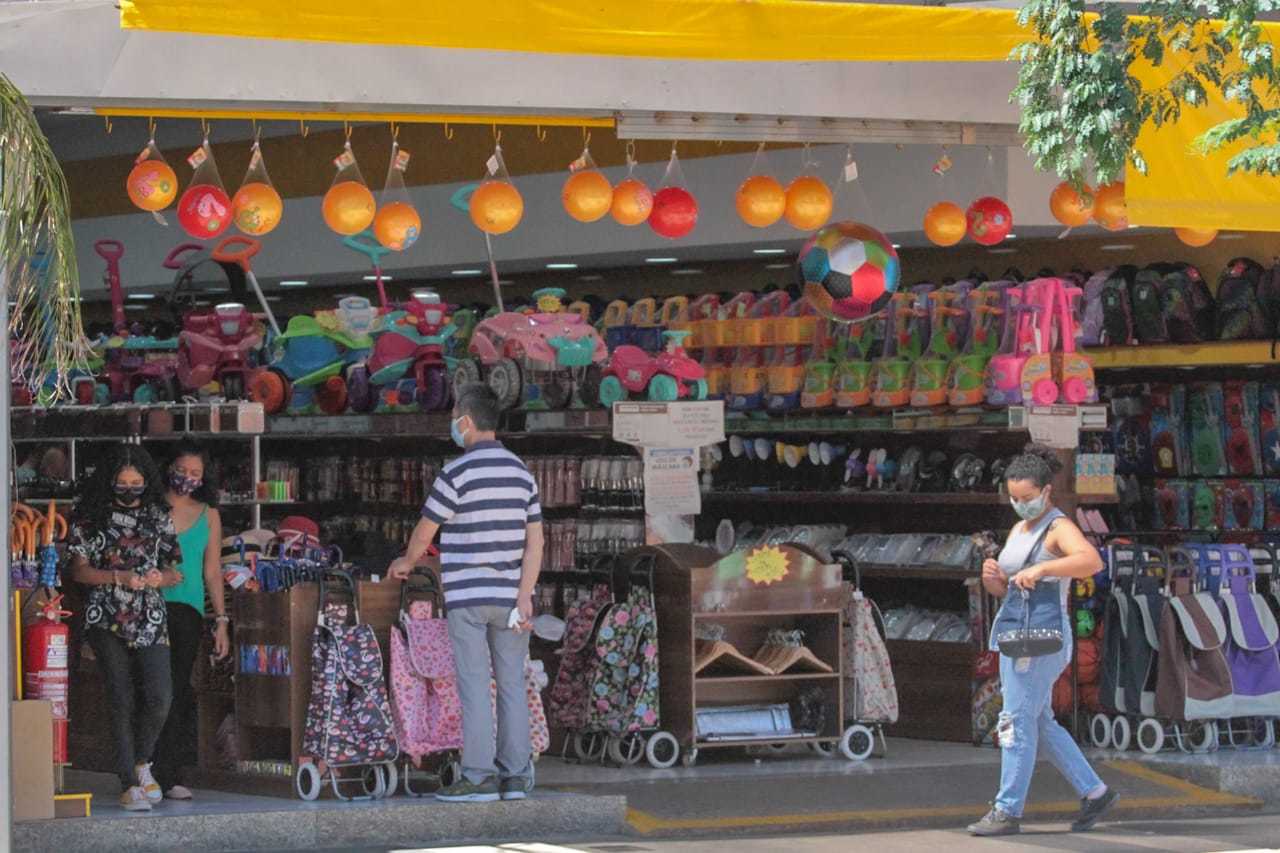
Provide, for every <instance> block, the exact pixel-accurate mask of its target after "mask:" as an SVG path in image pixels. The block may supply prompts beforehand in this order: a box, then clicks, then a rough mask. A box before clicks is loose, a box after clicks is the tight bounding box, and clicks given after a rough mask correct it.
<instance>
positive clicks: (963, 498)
mask: <svg viewBox="0 0 1280 853" xmlns="http://www.w3.org/2000/svg"><path fill="white" fill-rule="evenodd" d="M702 500H703V503H763V504H937V505H952V506H957V505H958V506H1008V505H1009V499H1008V498H1007V497H1005V496H1004V495H1002V494H999V493H997V492H751V491H742V492H707V493H706V494H704V495H703V496H702Z"/></svg>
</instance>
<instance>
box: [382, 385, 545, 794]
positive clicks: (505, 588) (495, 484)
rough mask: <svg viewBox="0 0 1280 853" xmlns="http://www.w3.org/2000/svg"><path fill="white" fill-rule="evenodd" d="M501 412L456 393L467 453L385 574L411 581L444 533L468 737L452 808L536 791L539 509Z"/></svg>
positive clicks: (451, 467) (451, 790) (484, 391)
mask: <svg viewBox="0 0 1280 853" xmlns="http://www.w3.org/2000/svg"><path fill="white" fill-rule="evenodd" d="M500 413H501V409H500V407H499V405H498V399H497V397H496V396H495V395H494V393H493V391H491V390H490V389H489V387H488V386H487V385H481V384H472V385H465V386H463V387H462V388H461V389H460V390H459V392H458V401H457V403H456V404H455V405H454V408H453V422H452V425H451V433H452V435H453V440H454V441H455V442H456V443H457V444H458V446H459V447H462V448H463V449H464V450H465V451H466V452H465V453H463V454H462V455H461V456H459V457H458V458H457V459H454V460H453V461H452V462H449V463H448V464H447V465H445V466H444V469H443V470H442V471H441V472H440V476H439V477H437V478H436V481H435V484H434V485H432V487H431V494H430V495H429V496H428V497H427V502H426V504H425V505H424V506H423V507H422V520H421V521H419V522H418V526H417V527H416V528H415V529H414V531H413V536H412V537H411V538H410V540H409V547H408V549H407V551H406V553H405V555H404V556H403V557H401V558H399V559H398V560H396V561H395V562H394V563H392V564H391V568H390V570H389V571H388V575H389V576H390V577H392V578H399V579H401V580H403V579H404V578H406V577H408V576H409V573H410V572H412V571H413V568H414V566H416V565H417V564H418V562H419V561H420V560H421V559H422V557H423V555H425V554H426V552H427V549H428V547H430V545H431V542H432V540H434V539H435V536H436V531H437V530H439V531H440V567H441V576H442V581H443V586H444V598H445V605H446V607H447V609H448V613H449V637H450V639H451V640H452V642H453V658H454V664H455V666H456V668H457V673H458V695H459V698H460V699H461V702H462V729H463V733H462V735H463V745H462V778H461V779H459V780H458V781H457V782H456V783H454V784H453V785H450V786H449V787H447V788H445V789H443V790H442V791H440V793H438V794H436V797H437V798H438V799H440V800H443V801H445V802H492V801H493V800H497V799H499V798H501V799H504V800H522V799H524V798H525V796H526V795H527V794H528V792H529V791H530V790H532V788H533V764H532V748H531V747H530V743H529V740H530V738H529V705H528V699H527V696H526V693H525V660H526V659H527V658H528V656H529V633H528V632H529V629H530V628H531V620H532V619H533V590H534V586H535V585H536V584H537V582H538V571H539V569H540V568H541V566H542V547H543V536H542V509H541V507H540V506H539V504H538V487H537V484H536V482H535V481H534V479H533V476H532V475H531V474H530V473H529V469H528V468H526V467H525V465H524V463H523V462H521V461H520V459H519V458H518V457H517V456H516V455H515V454H514V453H512V452H511V451H509V450H507V449H506V448H505V447H503V446H502V444H501V443H500V442H499V441H498V440H497V439H496V438H495V436H494V431H495V430H496V429H497V426H498V417H499V415H500ZM491 660H492V669H491V663H490V661H491ZM491 673H492V677H493V678H494V679H495V680H496V681H497V686H498V702H497V709H498V738H497V744H496V748H495V743H494V737H493V706H492V704H491V700H490V698H489V680H490V677H491Z"/></svg>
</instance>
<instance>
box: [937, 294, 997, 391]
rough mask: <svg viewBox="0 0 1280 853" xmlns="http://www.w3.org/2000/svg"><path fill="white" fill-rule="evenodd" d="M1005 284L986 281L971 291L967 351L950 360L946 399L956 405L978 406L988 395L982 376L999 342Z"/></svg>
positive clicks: (965, 348) (965, 349)
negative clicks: (997, 285)
mask: <svg viewBox="0 0 1280 853" xmlns="http://www.w3.org/2000/svg"><path fill="white" fill-rule="evenodd" d="M1005 291H1006V288H997V287H988V286H987V285H983V286H981V287H979V288H977V289H975V290H972V291H970V292H969V306H970V308H969V310H970V314H971V319H970V323H971V327H972V328H971V330H970V333H969V339H968V341H967V342H966V343H965V347H964V351H963V352H962V353H960V355H958V356H956V358H955V360H954V361H953V362H952V363H951V372H950V375H949V377H948V378H947V386H948V392H947V402H948V403H950V404H951V405H952V406H955V407H957V408H959V407H962V406H977V405H980V404H981V403H982V401H983V400H984V399H985V397H986V392H985V390H984V388H983V376H984V375H985V373H986V370H987V364H988V363H989V362H990V361H991V357H992V356H993V355H995V353H996V349H997V348H998V347H999V346H1000V331H1001V329H1002V328H1003V323H1004V317H1005V314H1006V308H1005V305H1006V303H1007V294H1006V292H1005Z"/></svg>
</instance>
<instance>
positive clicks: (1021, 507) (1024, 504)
mask: <svg viewBox="0 0 1280 853" xmlns="http://www.w3.org/2000/svg"><path fill="white" fill-rule="evenodd" d="M1009 503H1010V504H1011V505H1012V506H1013V511H1014V512H1016V513H1017V514H1018V517H1019V518H1021V519H1022V520H1023V521H1030V520H1031V519H1033V518H1039V517H1040V516H1042V515H1044V511H1045V508H1046V507H1047V506H1048V505H1049V496H1048V495H1047V494H1045V493H1044V492H1041V493H1040V494H1039V495H1038V496H1036V497H1034V498H1032V499H1031V500H1029V501H1016V500H1014V499H1013V498H1010V499H1009Z"/></svg>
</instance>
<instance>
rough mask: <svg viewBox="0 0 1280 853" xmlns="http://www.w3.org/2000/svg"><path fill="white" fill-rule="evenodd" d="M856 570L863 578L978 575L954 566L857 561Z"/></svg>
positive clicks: (954, 578) (945, 577)
mask: <svg viewBox="0 0 1280 853" xmlns="http://www.w3.org/2000/svg"><path fill="white" fill-rule="evenodd" d="M858 572H859V573H860V574H861V575H862V577H863V578H891V579H908V578H915V579H922V580H949V581H963V580H967V579H969V578H976V577H980V575H979V574H978V573H977V572H975V571H973V570H971V569H957V568H955V567H954V566H941V565H936V564H935V565H926V566H895V565H890V564H879V563H870V564H867V563H859V564H858Z"/></svg>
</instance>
